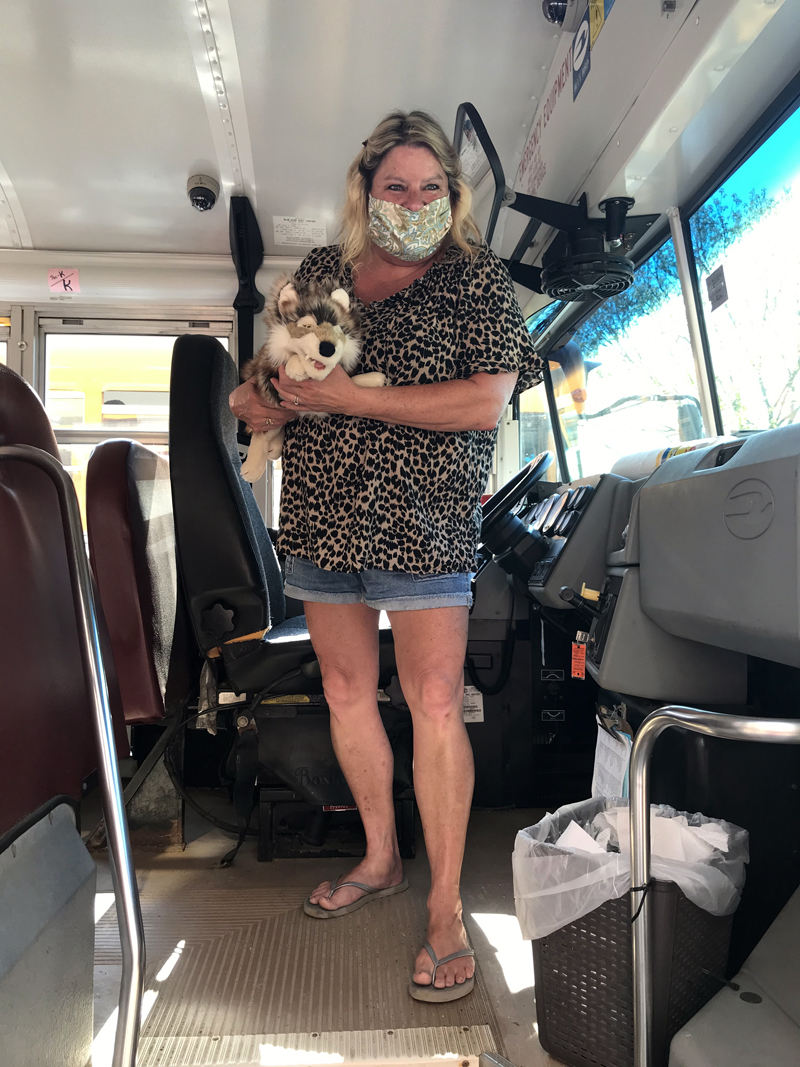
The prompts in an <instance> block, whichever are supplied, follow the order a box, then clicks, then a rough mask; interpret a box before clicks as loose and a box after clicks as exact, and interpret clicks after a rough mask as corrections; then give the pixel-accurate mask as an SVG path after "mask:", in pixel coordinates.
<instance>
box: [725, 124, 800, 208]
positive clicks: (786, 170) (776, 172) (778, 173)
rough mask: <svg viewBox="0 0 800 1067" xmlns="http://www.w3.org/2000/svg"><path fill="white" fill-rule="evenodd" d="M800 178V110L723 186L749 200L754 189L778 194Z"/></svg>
mask: <svg viewBox="0 0 800 1067" xmlns="http://www.w3.org/2000/svg"><path fill="white" fill-rule="evenodd" d="M798 177H800V108H798V110H797V111H795V113H794V114H793V115H791V116H790V117H789V118H788V119H787V120H786V122H784V124H783V125H782V126H781V127H780V128H779V129H777V130H776V131H775V133H773V135H772V137H770V139H769V140H768V141H767V142H766V144H763V145H762V146H761V147H760V148H759V150H758V151H757V152H755V153H754V154H753V155H752V156H751V157H750V158H749V159H748V160H747V162H746V163H745V164H744V165H743V166H741V167H740V168H739V169H738V170H737V171H736V173H735V174H732V175H731V176H730V178H728V180H727V182H726V183H725V185H724V186H723V189H725V190H726V191H727V192H729V193H737V194H738V195H739V196H742V197H744V196H747V194H748V193H749V192H750V190H751V189H766V190H767V193H768V194H769V195H773V194H775V193H779V192H780V191H781V189H782V188H783V187H784V186H785V185H791V184H792V182H793V181H794V180H796V179H797V178H798Z"/></svg>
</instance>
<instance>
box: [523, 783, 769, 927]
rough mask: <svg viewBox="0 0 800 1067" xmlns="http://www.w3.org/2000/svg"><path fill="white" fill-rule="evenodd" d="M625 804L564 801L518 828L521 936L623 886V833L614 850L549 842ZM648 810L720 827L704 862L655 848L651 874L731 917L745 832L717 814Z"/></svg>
mask: <svg viewBox="0 0 800 1067" xmlns="http://www.w3.org/2000/svg"><path fill="white" fill-rule="evenodd" d="M627 806H628V802H627V800H622V799H619V798H611V799H609V798H606V797H597V798H594V799H592V800H584V801H581V802H579V803H577V804H567V805H565V806H564V807H562V808H559V809H558V811H556V812H554V813H553V814H552V815H546V816H545V818H544V819H542V820H541V821H540V822H538V823H536V825H535V826H530V827H528V828H527V829H525V830H520V832H519V833H518V834H517V840H516V843H515V846H514V855H513V859H512V866H513V871H514V897H515V900H516V906H517V918H518V919H519V924H520V927H521V929H522V936H523V937H524V938H525V939H527V940H536V939H538V938H540V937H547V936H548V935H549V934H552V933H554V932H555V931H556V930H560V929H561V928H562V927H564V926H567V925H568V924H569V923H572V922H574V921H575V920H576V919H580V918H582V917H583V916H584V915H588V914H589V913H590V912H592V911H594V910H595V908H599V907H600V906H601V905H602V904H604V903H605V902H606V901H608V900H616V899H618V898H619V897H621V896H623V895H624V894H625V893H627V892H628V891H629V890H630V887H631V875H630V848H629V845H628V842H627V840H626V839H625V837H624V836H623V840H622V841H621V843H620V846H621V851H619V852H616V851H611V852H604V853H598V854H594V853H590V852H582V851H578V850H575V851H572V850H568V849H564V848H559V847H556V844H555V842H556V841H557V840H558V839H559V837H560V836H561V834H562V833H563V832H564V831H565V830H566V828H567V827H568V826H569V824H570V823H571V822H573V821H574V822H577V823H578V824H579V825H580V826H581V827H582V828H583V829H585V830H587V831H589V832H590V833H591V831H592V823H593V821H594V819H595V818H596V816H597V815H599V814H601V813H602V812H606V811H611V810H613V809H615V808H627ZM650 810H651V818H653V817H654V816H655V817H658V818H670V819H672V818H675V817H676V816H678V815H684V816H685V817H686V819H687V820H688V823H689V825H690V826H704V825H707V824H710V823H711V824H715V825H716V826H718V827H720V828H721V829H722V830H723V831H724V832H725V834H726V835H727V838H728V849H727V851H726V852H723V851H722V850H720V849H715V850H714V851H713V852H712V853H711V855H710V856H709V857H708V859H707V860H705V861H703V862H696V863H690V862H687V861H683V860H675V859H667V858H664V857H661V856H657V855H655V854H654V855H653V856H652V858H651V875H652V877H653V878H655V879H658V880H659V881H663V882H674V883H676V884H677V885H678V886H679V887H680V888H681V889H682V890H683V892H684V893H685V895H686V897H687V898H688V899H689V900H690V901H692V902H693V903H694V904H697V905H698V907H700V908H702V909H703V910H704V911H707V912H709V913H710V914H711V915H731V914H732V913H733V912H734V911H735V910H736V907H737V905H738V903H739V898H740V896H741V891H742V886H743V885H744V878H745V869H744V867H745V863H747V861H748V859H749V851H748V834H747V831H746V830H743V829H742V828H741V827H739V826H734V825H733V824H732V823H728V822H725V821H724V820H722V819H708V818H706V817H705V816H704V815H700V814H695V815H692V814H688V813H686V812H677V811H676V810H675V809H674V808H671V807H669V806H668V805H665V804H653V805H651V809H650Z"/></svg>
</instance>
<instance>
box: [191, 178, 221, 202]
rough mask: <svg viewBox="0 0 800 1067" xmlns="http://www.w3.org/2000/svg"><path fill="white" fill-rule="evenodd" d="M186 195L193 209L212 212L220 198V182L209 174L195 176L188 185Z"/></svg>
mask: <svg viewBox="0 0 800 1067" xmlns="http://www.w3.org/2000/svg"><path fill="white" fill-rule="evenodd" d="M186 193H187V195H188V197H189V199H190V200H191V202H192V207H196V208H197V210H198V211H210V210H211V209H212V207H213V206H214V204H216V202H217V198H218V196H219V182H218V181H216V180H215V179H214V178H210V177H209V176H208V175H207V174H194V175H192V177H191V178H190V179H189V181H188V182H187V183H186Z"/></svg>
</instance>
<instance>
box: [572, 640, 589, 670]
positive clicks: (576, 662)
mask: <svg viewBox="0 0 800 1067" xmlns="http://www.w3.org/2000/svg"><path fill="white" fill-rule="evenodd" d="M572 677H573V678H585V677H586V645H584V644H582V643H578V642H577V641H573V642H572Z"/></svg>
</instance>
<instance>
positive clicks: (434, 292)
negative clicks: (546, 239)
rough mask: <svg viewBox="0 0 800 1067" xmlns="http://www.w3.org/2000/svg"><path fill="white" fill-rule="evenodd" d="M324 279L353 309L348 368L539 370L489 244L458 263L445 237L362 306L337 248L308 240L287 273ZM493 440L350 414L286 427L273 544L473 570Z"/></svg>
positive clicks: (459, 374)
mask: <svg viewBox="0 0 800 1067" xmlns="http://www.w3.org/2000/svg"><path fill="white" fill-rule="evenodd" d="M331 276H333V277H336V278H337V280H338V282H339V284H340V285H341V287H342V288H343V289H345V290H346V291H347V292H348V293H349V294H350V298H351V300H352V301H353V303H354V306H355V308H356V309H357V310H358V311H359V313H360V314H361V319H362V328H363V332H364V342H363V347H362V355H361V361H360V363H359V366H358V372H359V373H362V372H365V371H382V372H383V373H384V374H385V375H386V376H387V378H388V384H389V385H417V384H425V383H428V382H442V381H450V380H451V379H454V378H469V377H470V375H472V374H475V373H477V372H478V371H488V372H489V373H491V374H496V373H498V372H500V371H519V379H518V381H517V384H516V387H515V392H516V393H519V392H522V391H523V390H525V389H528V388H529V387H530V386H531V385H534V384H538V383H539V382H541V380H542V373H541V367H542V361H541V360H540V358H539V357H538V356H537V355H536V353H535V352H534V349H533V345H532V343H531V340H530V336H529V334H528V331H527V330H526V328H525V323H524V321H523V318H522V314H521V312H520V309H519V305H518V304H517V300H516V296H515V294H514V289H513V286H512V284H511V279H510V278H509V276H508V273H507V271H506V269H505V267H504V266H503V265H502V263H501V262H500V260H499V259H498V258H497V257H496V256H495V255H494V253H492V252H491V251H489V250H486V249H484V250H482V251H481V252H480V253H479V254H478V255H477V256H476V257H475V259H474V260H470V258H469V257H468V256H466V255H464V254H463V253H462V252H461V251H460V250H459V249H458V248H457V247H456V246H455V245H452V246H450V248H448V250H447V251H446V253H445V255H444V257H443V258H442V260H441V261H440V262H439V263H435V264H433V265H432V266H431V267H429V268H428V270H427V271H426V273H425V274H424V275H423V276H422V277H421V278H418V279H417V280H416V281H414V282H412V283H411V285H409V286H408V287H407V288H406V289H403V290H401V291H400V292H399V293H395V294H394V295H393V296H389V297H386V299H384V300H378V301H373V303H371V304H369V305H367V306H366V307H365V306H364V305H363V304H361V302H360V301H359V300H358V299H357V298H356V297H355V296H354V294H353V279H352V275H351V272H350V269H349V268H345V269H344V270H343V269H342V265H341V254H340V250H339V247H338V245H330V246H328V247H325V248H315V249H314V250H313V251H312V252H310V253H309V255H308V256H306V258H305V259H304V260H303V262H302V264H301V266H300V268H299V270H298V272H297V277H298V278H299V279H301V280H306V279H309V278H325V277H331ZM496 437H497V430H496V429H495V430H464V431H458V432H453V431H446V432H445V431H439V430H419V429H415V428H414V427H412V426H393V425H389V424H388V423H385V422H378V421H375V420H373V419H363V418H354V417H351V416H349V415H330V416H328V417H326V418H320V419H303V418H301V419H296V420H294V421H293V422H290V423H288V425H287V426H286V438H285V441H284V446H283V484H282V489H281V528H280V534H279V539H278V550H279V551H280V552H282V553H287V554H290V555H293V556H298V557H299V558H301V559H305V560H309V561H310V562H312V563H314V564H316V566H317V567H321V568H322V569H323V570H329V571H342V572H349V573H353V572H357V571H362V570H373V569H377V570H388V571H404V572H406V573H410V574H450V573H456V572H465V571H470V570H474V569H475V551H476V547H477V543H478V535H479V533H480V524H481V509H480V498H481V494H482V493H483V491H484V487H485V486H486V481H487V478H488V476H489V473H490V471H491V469H492V457H493V454H494V446H495V439H496Z"/></svg>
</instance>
